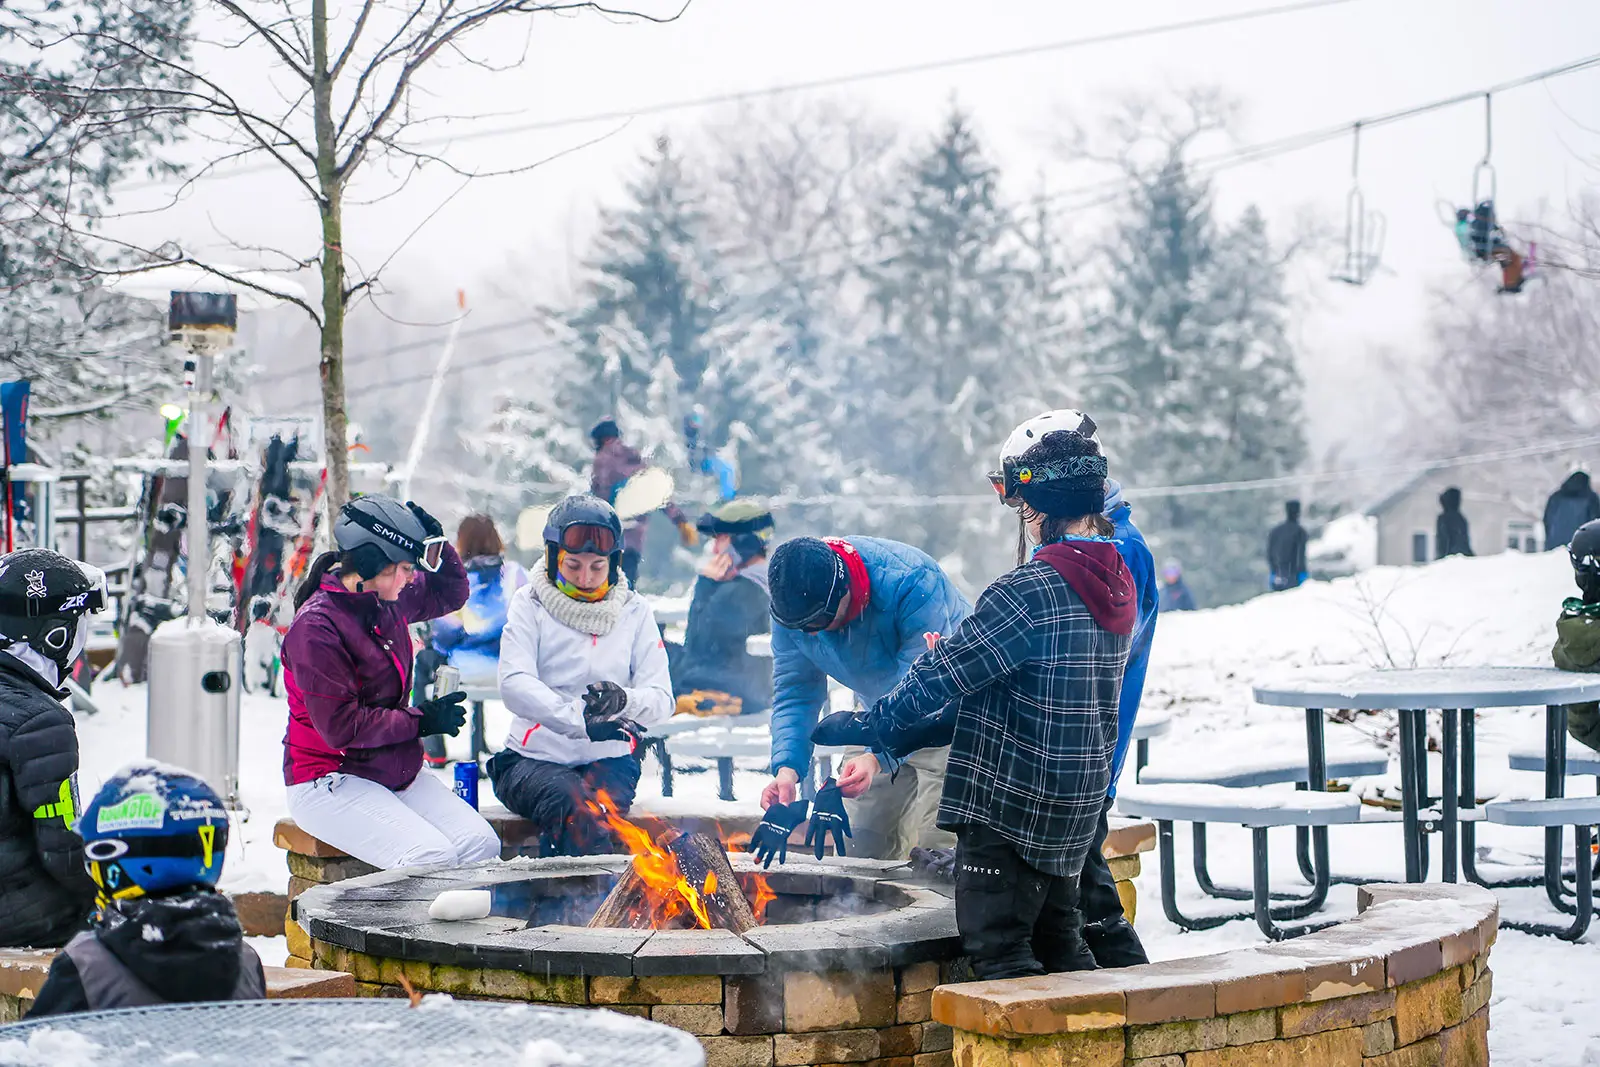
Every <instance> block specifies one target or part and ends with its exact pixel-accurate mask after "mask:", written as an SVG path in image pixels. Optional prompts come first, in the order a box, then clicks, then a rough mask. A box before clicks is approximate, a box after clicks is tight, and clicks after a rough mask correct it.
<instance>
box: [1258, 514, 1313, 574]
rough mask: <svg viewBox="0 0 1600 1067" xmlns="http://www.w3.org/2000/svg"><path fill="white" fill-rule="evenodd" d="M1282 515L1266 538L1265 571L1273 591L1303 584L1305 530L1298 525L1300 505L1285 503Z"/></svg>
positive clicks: (1304, 572) (1304, 571)
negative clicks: (1281, 519) (1269, 576)
mask: <svg viewBox="0 0 1600 1067" xmlns="http://www.w3.org/2000/svg"><path fill="white" fill-rule="evenodd" d="M1283 514H1284V519H1283V521H1282V522H1280V523H1278V525H1276V526H1274V527H1273V528H1272V532H1271V533H1270V534H1268V535H1267V571H1268V573H1269V574H1270V575H1271V583H1272V588H1273V589H1274V590H1275V591H1277V590H1283V589H1293V588H1295V587H1296V586H1298V585H1300V584H1301V583H1303V582H1304V581H1305V580H1306V528H1305V527H1304V526H1301V525H1300V501H1298V500H1289V501H1285V502H1284V505H1283Z"/></svg>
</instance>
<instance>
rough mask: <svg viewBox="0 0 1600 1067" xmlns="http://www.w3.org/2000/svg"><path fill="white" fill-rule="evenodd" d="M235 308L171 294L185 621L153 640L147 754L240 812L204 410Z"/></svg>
mask: <svg viewBox="0 0 1600 1067" xmlns="http://www.w3.org/2000/svg"><path fill="white" fill-rule="evenodd" d="M238 323H239V306H238V299H237V297H235V296H234V295H233V294H232V293H205V292H187V291H173V293H172V295H171V303H170V305H169V307H168V312H167V330H168V338H169V340H170V342H171V343H172V344H173V345H174V346H176V347H178V348H179V349H181V351H182V352H183V354H184V385H185V387H186V388H187V389H188V391H189V420H188V424H189V425H188V429H189V487H188V488H189V500H188V505H187V508H186V509H185V520H184V529H185V534H186V541H187V547H188V557H189V560H188V570H187V578H188V586H189V610H188V615H187V616H186V617H184V618H181V619H173V620H172V621H170V622H166V623H163V624H161V625H160V626H159V627H157V628H156V631H155V633H154V634H152V635H151V638H150V670H149V678H150V688H149V693H148V700H149V704H148V717H147V721H146V738H145V751H146V753H147V754H148V755H149V756H150V757H151V758H152V759H157V760H160V761H162V762H164V763H172V764H176V765H178V766H180V767H185V768H187V769H189V770H191V771H193V772H194V773H196V774H198V775H199V776H200V777H202V778H204V779H205V780H206V781H207V782H209V783H210V784H211V787H212V788H213V789H215V790H216V791H217V792H218V793H219V794H221V796H222V798H223V800H224V802H225V803H226V804H227V806H228V807H230V808H237V807H239V691H240V675H241V673H242V670H243V649H242V646H241V644H240V638H239V633H238V631H236V630H234V629H233V628H232V627H229V626H223V625H222V624H220V623H218V622H216V621H214V620H213V619H212V618H211V617H210V616H209V615H207V614H206V592H207V589H208V587H209V585H210V581H209V579H210V573H211V543H210V537H209V536H208V535H209V533H210V530H209V525H208V518H207V507H206V474H207V463H206V452H207V448H208V446H207V443H206V440H205V437H206V433H205V429H206V426H207V417H206V405H207V402H208V401H209V400H210V399H211V393H212V370H213V368H214V366H215V362H216V359H217V357H218V356H220V355H222V354H223V353H225V352H227V350H228V349H229V348H230V347H232V345H233V338H234V334H235V332H236V331H237V329H238Z"/></svg>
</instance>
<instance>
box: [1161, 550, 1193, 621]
mask: <svg viewBox="0 0 1600 1067" xmlns="http://www.w3.org/2000/svg"><path fill="white" fill-rule="evenodd" d="M1195 607H1196V605H1195V602H1194V594H1193V593H1191V592H1190V591H1189V583H1188V582H1185V581H1184V580H1183V564H1181V563H1179V562H1178V561H1177V560H1175V559H1169V560H1167V561H1166V562H1165V563H1163V564H1162V565H1161V610H1162V611H1194V610H1195Z"/></svg>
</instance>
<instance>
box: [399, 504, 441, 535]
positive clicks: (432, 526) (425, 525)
mask: <svg viewBox="0 0 1600 1067" xmlns="http://www.w3.org/2000/svg"><path fill="white" fill-rule="evenodd" d="M406 507H407V508H408V509H410V511H411V514H412V515H415V516H416V519H417V521H418V522H420V523H421V524H422V532H423V533H425V534H427V535H428V536H429V537H443V536H444V524H443V523H441V522H440V521H439V520H438V519H436V518H434V517H433V516H432V515H429V514H428V513H427V512H426V511H423V510H422V505H421V504H414V503H412V502H411V501H409V500H407V501H406Z"/></svg>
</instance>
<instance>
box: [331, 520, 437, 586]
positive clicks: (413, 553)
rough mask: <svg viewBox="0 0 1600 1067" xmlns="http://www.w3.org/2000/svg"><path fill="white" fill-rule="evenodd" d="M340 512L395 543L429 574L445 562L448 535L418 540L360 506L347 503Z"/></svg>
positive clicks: (358, 524) (364, 528)
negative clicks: (369, 513) (374, 516)
mask: <svg viewBox="0 0 1600 1067" xmlns="http://www.w3.org/2000/svg"><path fill="white" fill-rule="evenodd" d="M340 514H341V515H343V516H344V517H345V518H347V519H349V520H350V521H351V522H353V523H355V524H356V525H357V526H359V527H361V528H362V529H363V530H366V531H367V532H368V533H370V534H372V535H373V536H375V537H380V538H382V539H383V540H385V541H387V542H389V543H390V544H391V545H394V546H395V547H396V548H398V549H399V550H400V551H402V552H404V553H405V554H406V555H408V556H410V557H411V559H412V561H413V562H415V563H416V565H417V566H419V567H421V568H422V569H423V570H425V571H427V572H428V573H429V574H434V573H437V571H438V570H439V567H440V565H442V564H443V563H444V546H445V545H447V544H449V543H450V539H449V538H448V537H424V538H423V539H422V540H420V541H418V540H417V539H416V538H415V537H412V536H411V535H410V534H406V533H402V532H400V531H399V530H396V529H395V528H394V527H393V526H390V525H389V524H388V523H386V522H382V521H380V520H378V519H375V518H373V517H372V516H371V515H368V514H367V513H366V512H365V511H362V510H361V509H359V508H355V507H351V506H350V504H346V505H345V506H344V507H343V508H342V509H341V510H340Z"/></svg>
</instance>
